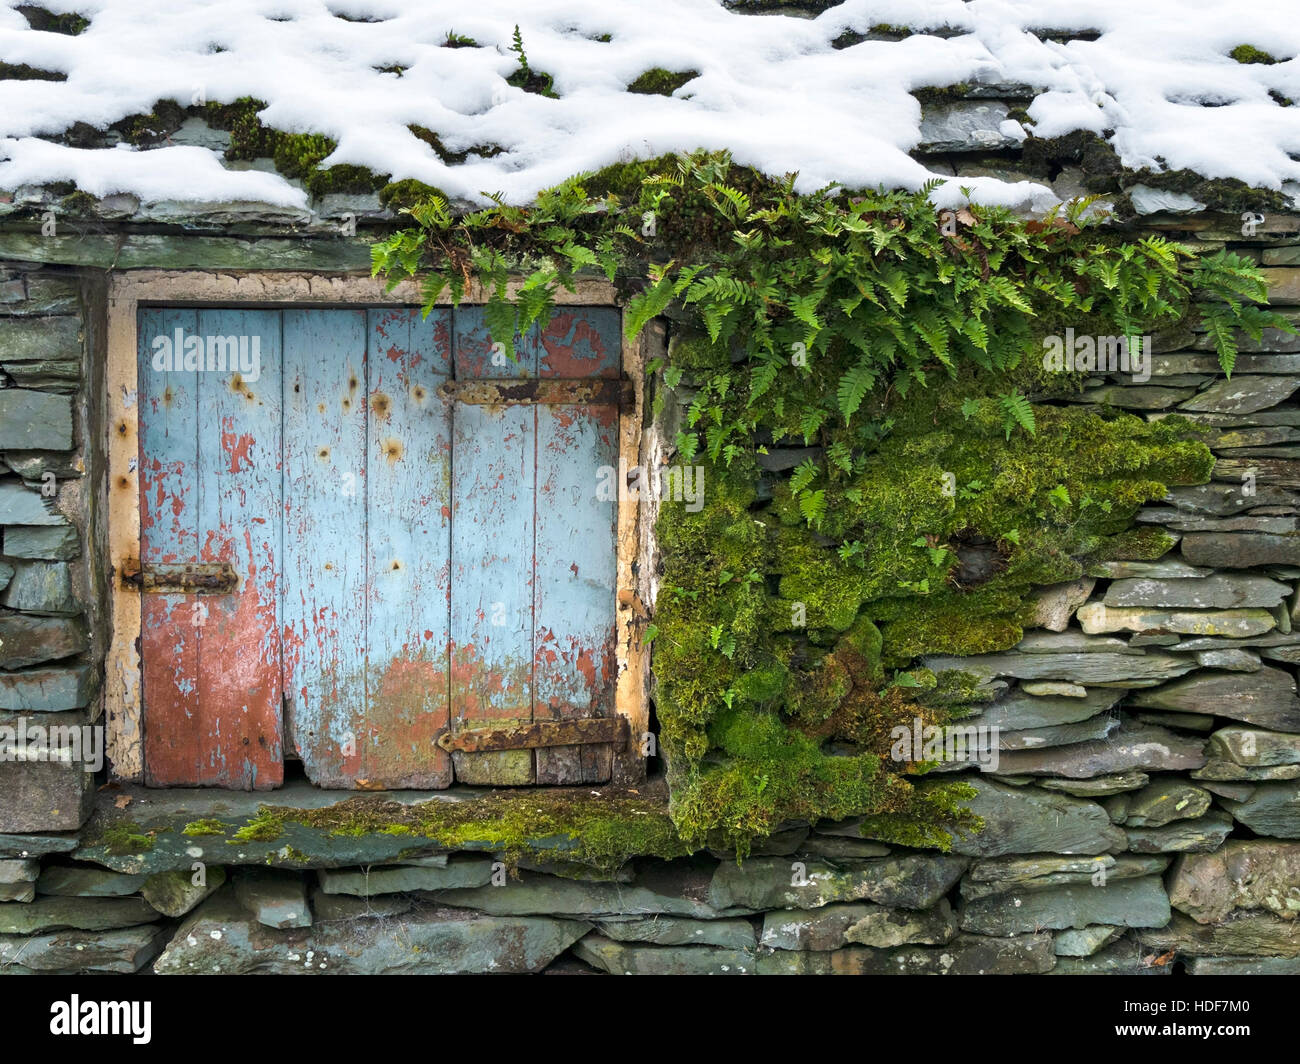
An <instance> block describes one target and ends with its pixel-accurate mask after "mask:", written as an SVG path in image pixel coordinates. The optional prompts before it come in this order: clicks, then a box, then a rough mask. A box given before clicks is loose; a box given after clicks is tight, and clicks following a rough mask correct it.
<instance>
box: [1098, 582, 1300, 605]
mask: <svg viewBox="0 0 1300 1064" xmlns="http://www.w3.org/2000/svg"><path fill="white" fill-rule="evenodd" d="M1290 593H1291V589H1290V588H1289V587H1287V585H1286V584H1281V583H1278V582H1277V581H1276V580H1269V579H1268V578H1267V577H1263V576H1242V575H1237V574H1234V573H1215V574H1214V575H1213V576H1207V577H1205V578H1204V579H1201V580H1186V579H1178V580H1116V581H1115V582H1114V583H1112V584H1111V585H1110V587H1109V588H1107V589H1106V595H1105V597H1104V598H1103V599H1102V602H1103V603H1104V604H1105V605H1106V606H1115V607H1144V608H1149V609H1156V608H1162V609H1168V608H1179V609H1194V610H1210V609H1239V608H1243V607H1258V608H1263V609H1269V608H1271V607H1273V606H1276V605H1278V604H1279V603H1280V602H1282V600H1283V599H1284V598H1286V597H1287V595H1289V594H1290Z"/></svg>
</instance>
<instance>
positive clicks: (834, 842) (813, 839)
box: [799, 835, 889, 858]
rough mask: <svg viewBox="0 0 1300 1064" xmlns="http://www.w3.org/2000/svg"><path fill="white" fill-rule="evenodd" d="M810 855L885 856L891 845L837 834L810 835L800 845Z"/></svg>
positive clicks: (833, 856) (832, 856)
mask: <svg viewBox="0 0 1300 1064" xmlns="http://www.w3.org/2000/svg"><path fill="white" fill-rule="evenodd" d="M799 853H801V854H807V855H808V856H809V857H830V858H836V857H857V858H863V857H884V856H885V855H886V854H888V853H889V847H888V846H886V845H884V844H883V843H879V842H870V841H868V840H867V839H850V838H841V837H838V836H835V835H809V836H808V838H807V839H806V840H805V841H804V844H803V845H802V846H800V847H799Z"/></svg>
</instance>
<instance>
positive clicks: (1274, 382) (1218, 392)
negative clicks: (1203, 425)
mask: <svg viewBox="0 0 1300 1064" xmlns="http://www.w3.org/2000/svg"><path fill="white" fill-rule="evenodd" d="M1297 388H1300V377H1281V376H1249V375H1243V374H1237V375H1234V376H1233V377H1232V379H1231V380H1219V381H1216V382H1215V383H1214V384H1212V385H1210V387H1208V388H1206V389H1205V391H1203V392H1201V393H1200V394H1199V395H1197V396H1196V397H1195V398H1193V399H1189V400H1188V401H1187V402H1185V403H1183V404H1182V406H1181V407H1180V408H1179V409H1181V410H1193V411H1203V412H1208V413H1214V414H1253V413H1254V412H1255V411H1257V410H1265V409H1267V408H1268V407H1270V406H1277V404H1278V403H1281V402H1285V401H1286V400H1287V399H1288V398H1289V397H1290V396H1291V393H1292V392H1294V391H1295V390H1296V389H1297Z"/></svg>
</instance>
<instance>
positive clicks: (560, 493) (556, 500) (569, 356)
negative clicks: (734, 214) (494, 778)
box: [533, 308, 622, 784]
mask: <svg viewBox="0 0 1300 1064" xmlns="http://www.w3.org/2000/svg"><path fill="white" fill-rule="evenodd" d="M621 354H622V349H621V336H620V332H619V315H618V311H616V310H613V309H607V308H574V309H572V310H561V311H559V312H557V313H556V315H555V316H554V317H553V318H552V319H551V321H550V323H549V324H548V326H547V327H546V329H545V330H543V331H542V334H541V347H540V351H539V353H538V376H539V377H618V376H619V374H620V371H621V364H622V357H621ZM536 410H537V499H536V506H537V526H536V527H537V534H536V540H537V549H536V557H537V565H536V574H535V578H534V585H533V586H534V592H533V596H534V607H533V611H534V635H533V645H534V674H533V719H534V720H535V721H540V720H560V719H565V718H574V717H604V716H609V715H612V714H613V712H614V688H615V684H616V682H617V670H618V662H617V657H616V654H615V617H614V608H615V601H616V594H617V593H616V588H615V584H616V581H617V565H616V559H617V541H616V537H617V523H618V502H617V500H614V501H602V500H601V499H599V498H598V497H597V485H598V483H599V472H598V471H599V470H600V468H601V467H602V466H610V467H612V468H614V469H617V467H618V408H617V407H615V406H606V405H600V406H597V405H592V404H582V405H565V406H539V407H537V408H536ZM612 758H613V750H612V747H611V746H610V744H609V743H589V744H585V745H582V746H560V747H551V748H546V749H539V750H537V751H536V770H537V782H538V783H539V784H571V783H601V782H605V781H607V780H608V779H609V778H610V773H611V771H612Z"/></svg>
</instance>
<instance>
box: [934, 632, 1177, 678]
mask: <svg viewBox="0 0 1300 1064" xmlns="http://www.w3.org/2000/svg"><path fill="white" fill-rule="evenodd" d="M1116 642H1119V640H1116ZM1125 649H1126V650H1129V649H1131V648H1127V647H1126V648H1125ZM923 664H924V665H925V666H926V668H929V669H931V670H933V671H934V672H947V671H960V672H970V673H973V674H975V675H976V676H977V677H984V678H987V679H992V678H994V677H999V676H1011V677H1015V678H1017V679H1021V680H1065V681H1067V682H1070V683H1079V684H1084V685H1093V684H1101V683H1116V684H1126V685H1128V686H1130V687H1140V686H1143V685H1147V686H1150V685H1152V684H1158V683H1162V682H1163V681H1165V680H1172V679H1174V678H1175V677H1178V676H1182V675H1183V674H1184V673H1186V672H1189V671H1190V670H1191V669H1193V668H1195V662H1193V661H1187V660H1185V659H1183V658H1179V657H1175V656H1173V655H1170V654H1164V653H1160V652H1158V651H1155V652H1147V653H1136V654H1135V653H1096V652H1087V651H1085V652H1083V653H1075V654H1068V653H1067V654H1050V653H1025V652H1023V651H1016V650H1009V651H1006V652H1005V653H1002V654H980V655H975V656H972V657H946V656H942V655H935V656H932V657H926V658H924V659H923Z"/></svg>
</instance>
